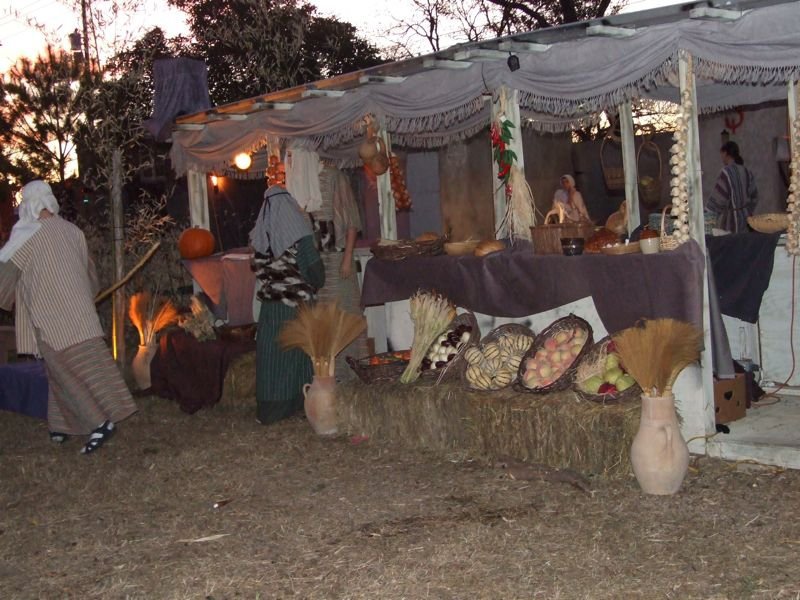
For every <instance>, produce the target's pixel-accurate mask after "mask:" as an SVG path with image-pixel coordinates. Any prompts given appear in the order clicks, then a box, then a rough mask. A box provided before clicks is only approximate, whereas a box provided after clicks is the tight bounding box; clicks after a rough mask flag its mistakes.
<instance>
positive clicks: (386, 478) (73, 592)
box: [0, 398, 800, 600]
mask: <svg viewBox="0 0 800 600" xmlns="http://www.w3.org/2000/svg"><path fill="white" fill-rule="evenodd" d="M140 406H141V411H140V413H139V414H137V415H136V416H135V417H133V418H131V419H130V420H129V421H128V422H126V423H123V424H122V427H121V429H120V432H119V434H118V435H117V436H116V437H115V438H114V439H113V440H112V441H111V442H109V444H108V446H107V447H105V448H103V449H102V450H101V451H100V452H98V453H97V454H96V455H93V456H88V457H87V456H81V455H79V454H78V450H79V448H80V443H79V442H78V440H71V441H69V442H68V443H67V444H66V445H65V446H63V447H57V446H54V445H52V444H51V443H50V442H49V440H47V435H46V431H47V429H46V426H45V424H44V423H42V422H37V421H34V420H31V419H28V418H26V417H21V416H18V415H13V414H10V413H1V412H0V589H2V592H1V593H0V595H1V596H2V597H3V598H104V599H105V598H148V599H173V598H175V599H177V598H181V599H182V598H192V599H194V598H209V599H215V600H220V599H228V598H248V599H249V598H326V599H327V598H364V599H367V598H368V599H379V598H391V599H400V598H409V599H416V598H436V599H439V598H441V599H449V598H465V599H473V598H492V599H496V598H520V599H522V598H547V599H551V598H592V599H594V598H715V599H722V598H731V599H734V598H735V599H739V598H764V599H766V598H770V599H772V598H800V569H798V551H800V520H798V518H797V510H798V507H800V472H796V471H786V472H781V471H779V470H776V469H771V468H762V467H757V466H753V465H743V464H741V465H735V464H730V463H723V462H720V461H716V460H709V459H702V460H699V461H696V464H695V468H694V469H693V470H692V472H691V473H690V475H689V477H688V479H687V481H686V482H685V484H684V488H683V490H682V491H681V493H679V494H678V495H676V496H674V497H668V498H660V497H648V496H644V495H642V494H641V493H640V492H639V489H638V486H637V485H636V482H635V481H634V480H633V478H630V479H629V480H626V481H622V482H614V483H607V482H604V481H596V480H595V481H591V482H590V483H591V486H592V492H591V493H586V492H584V491H581V490H580V489H578V488H577V487H575V486H573V485H570V484H568V483H557V482H542V481H536V480H534V481H519V480H512V479H509V478H508V477H507V475H506V474H505V473H504V472H503V471H502V470H499V469H496V468H494V467H493V466H492V465H486V464H482V463H477V462H475V461H471V460H470V459H469V457H465V456H456V455H454V456H450V457H440V456H432V455H426V454H423V453H413V452H405V451H398V450H396V449H393V448H390V447H387V446H384V445H381V444H379V443H376V442H375V441H371V440H370V441H366V442H363V443H359V444H354V443H352V442H351V441H350V440H346V439H338V440H320V439H318V438H316V437H315V436H314V434H313V433H312V431H311V429H310V427H309V426H308V424H307V423H306V422H305V421H304V420H303V419H301V418H296V419H291V420H289V421H286V422H284V423H281V424H278V425H275V426H272V427H262V426H261V425H258V424H257V423H255V421H254V417H253V415H252V414H251V412H249V411H248V412H246V411H241V410H233V409H227V410H223V409H216V410H212V411H206V412H201V413H198V414H195V415H192V416H188V415H185V414H182V413H180V411H178V409H177V408H176V406H175V405H173V404H170V403H169V402H168V401H165V400H161V399H155V398H145V399H143V400H141V401H140ZM217 503H218V504H219V505H218V507H217V508H215V504H217ZM203 540H205V541H203Z"/></svg>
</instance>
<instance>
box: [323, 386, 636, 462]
mask: <svg viewBox="0 0 800 600" xmlns="http://www.w3.org/2000/svg"><path fill="white" fill-rule="evenodd" d="M337 406H338V413H339V423H340V431H342V432H346V433H348V434H351V435H354V434H359V435H368V436H369V437H370V438H372V439H375V440H377V441H386V442H389V443H395V444H398V445H402V446H404V447H410V448H414V449H426V450H431V451H435V452H441V453H449V452H452V451H462V452H463V451H466V452H468V453H470V454H472V455H474V456H477V457H481V458H485V459H488V460H492V459H495V458H496V457H498V456H501V455H506V456H511V457H514V458H517V459H519V460H525V461H530V462H536V463H542V464H547V465H551V466H553V467H558V468H571V469H574V470H577V471H580V472H582V473H584V474H588V475H602V476H606V477H625V476H628V475H629V474H630V472H631V466H630V447H631V443H632V442H633V437H634V435H635V434H636V430H637V429H638V423H639V415H640V407H639V405H638V403H637V404H634V405H613V406H603V405H599V404H596V403H594V402H588V401H586V400H582V399H581V398H580V397H579V396H578V395H577V394H576V393H575V392H573V391H571V390H566V391H562V392H556V393H551V394H544V395H536V396H534V395H531V394H525V393H520V392H516V391H514V390H513V389H505V390H501V391H499V392H496V393H492V394H485V393H483V394H482V393H479V392H470V391H466V390H464V389H463V387H460V386H459V385H457V384H440V385H434V384H432V383H431V382H424V381H423V382H419V383H417V384H414V385H404V386H401V385H398V384H396V383H376V384H371V385H366V384H363V383H361V382H358V381H354V382H350V383H347V384H345V385H341V386H340V387H339V389H338V392H337Z"/></svg>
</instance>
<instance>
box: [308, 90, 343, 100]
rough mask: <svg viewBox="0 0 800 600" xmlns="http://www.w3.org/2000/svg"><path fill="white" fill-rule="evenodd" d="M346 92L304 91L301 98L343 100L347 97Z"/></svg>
mask: <svg viewBox="0 0 800 600" xmlns="http://www.w3.org/2000/svg"><path fill="white" fill-rule="evenodd" d="M345 93H346V92H345V91H344V90H304V91H303V93H302V94H300V97H301V98H341V97H342V96H344V95H345Z"/></svg>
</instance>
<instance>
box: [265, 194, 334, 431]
mask: <svg viewBox="0 0 800 600" xmlns="http://www.w3.org/2000/svg"><path fill="white" fill-rule="evenodd" d="M250 245H251V246H252V248H253V250H254V260H253V268H254V270H255V272H256V284H257V291H256V295H257V297H258V299H259V300H260V301H261V308H260V310H259V316H258V329H257V333H256V406H257V416H258V420H259V421H260V422H261V423H264V424H268V423H274V422H275V421H279V420H281V419H283V418H286V417H288V416H290V415H292V414H293V413H295V412H297V411H298V410H300V409H301V408H302V407H303V394H302V391H303V385H304V384H306V383H311V378H312V376H313V370H312V367H311V359H310V358H309V357H308V355H306V354H305V353H304V352H303V351H302V350H300V349H296V348H295V349H292V350H283V349H282V348H281V347H280V346H279V344H278V341H277V337H278V333H279V332H280V329H281V327H282V326H283V324H284V323H285V322H286V321H289V320H291V319H293V318H294V317H295V316H296V313H297V306H298V305H299V304H300V303H304V302H312V301H313V300H314V299H315V296H316V293H317V290H319V288H321V287H322V286H323V285H324V283H325V267H324V266H323V264H322V260H321V259H320V256H319V253H318V252H317V250H316V248H315V247H314V236H313V233H312V230H311V223H310V221H309V219H308V216H307V215H306V214H305V213H303V211H302V210H301V209H300V206H299V205H298V204H297V201H296V200H295V199H294V198H293V197H292V195H291V194H290V193H289V192H287V191H286V188H284V187H282V186H279V185H271V186H270V187H269V189H267V191H266V192H265V193H264V204H263V205H262V206H261V210H260V211H259V213H258V218H257V220H256V225H255V227H254V228H253V230H252V231H251V232H250Z"/></svg>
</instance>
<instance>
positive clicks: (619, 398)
mask: <svg viewBox="0 0 800 600" xmlns="http://www.w3.org/2000/svg"><path fill="white" fill-rule="evenodd" d="M610 343H611V337H610V336H606V337H604V338H603V339H602V340H600V341H599V342H597V343H596V344H595V345H594V346H592V347H591V348H590V349H589V351H588V352H587V353H586V354H585V355H584V356H583V358H582V359H581V361H580V363H579V364H578V366H577V368H576V370H575V383H574V384H573V388H574V390H575V392H576V393H577V394H578V396H580V397H581V398H583V399H584V400H589V401H590V402H597V403H598V404H623V403H625V402H630V401H633V400H637V401H638V399H639V397H640V396H641V395H642V388H640V387H639V384H638V383H637V384H635V385H632V386H631V387H629V388H628V389H627V390H625V391H624V392H619V393H618V394H592V393H590V392H585V391H583V390H582V389H581V387H580V384H581V382H582V381H586V380H587V379H588V378H589V377H592V376H593V375H602V374H603V372H604V371H605V362H606V356H608V345H609V344H610Z"/></svg>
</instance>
